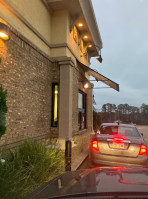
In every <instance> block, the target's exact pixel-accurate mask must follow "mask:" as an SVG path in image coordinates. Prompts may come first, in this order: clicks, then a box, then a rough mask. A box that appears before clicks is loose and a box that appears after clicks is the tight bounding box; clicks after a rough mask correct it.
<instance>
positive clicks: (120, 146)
mask: <svg viewBox="0 0 148 199" xmlns="http://www.w3.org/2000/svg"><path fill="white" fill-rule="evenodd" d="M89 163H90V166H91V167H92V166H94V165H98V166H99V165H107V166H123V167H124V166H129V167H132V166H136V167H147V164H148V150H147V146H146V143H145V141H144V139H143V136H142V135H141V134H140V133H139V131H138V130H137V128H136V126H135V125H128V124H120V123H103V124H102V125H101V127H100V131H99V134H96V135H95V137H94V138H93V139H92V141H91V144H90V149H89Z"/></svg>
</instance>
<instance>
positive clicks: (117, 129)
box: [100, 126, 140, 137]
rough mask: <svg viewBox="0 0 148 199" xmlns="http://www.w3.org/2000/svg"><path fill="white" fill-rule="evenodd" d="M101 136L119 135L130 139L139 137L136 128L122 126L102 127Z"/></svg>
mask: <svg viewBox="0 0 148 199" xmlns="http://www.w3.org/2000/svg"><path fill="white" fill-rule="evenodd" d="M100 133H101V134H108V135H114V134H120V135H124V136H130V137H140V135H139V132H138V130H137V129H136V127H124V126H102V127H101V129H100Z"/></svg>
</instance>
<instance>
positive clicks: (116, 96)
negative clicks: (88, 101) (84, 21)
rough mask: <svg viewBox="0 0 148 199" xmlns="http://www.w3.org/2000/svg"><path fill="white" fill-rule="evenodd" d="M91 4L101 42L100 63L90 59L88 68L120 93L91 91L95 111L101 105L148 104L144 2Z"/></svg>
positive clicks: (96, 0) (100, 0)
mask: <svg viewBox="0 0 148 199" xmlns="http://www.w3.org/2000/svg"><path fill="white" fill-rule="evenodd" d="M92 2H93V6H94V10H95V15H96V19H97V23H98V26H99V30H100V34H101V37H102V41H103V49H102V52H101V54H102V57H103V63H102V64H101V65H100V64H99V63H98V62H97V61H96V59H94V58H93V59H91V68H95V69H97V71H98V72H99V73H101V74H102V75H104V76H106V77H108V78H109V79H111V80H113V81H115V82H117V83H118V84H119V86H120V92H116V91H115V90H113V89H96V90H94V96H95V101H96V103H97V106H98V108H99V109H100V108H101V107H102V105H103V104H105V103H112V104H116V105H118V104H123V103H128V104H129V105H134V106H140V105H141V104H142V103H146V104H148V0H92ZM98 86H102V84H101V83H99V84H98V83H97V84H95V87H98Z"/></svg>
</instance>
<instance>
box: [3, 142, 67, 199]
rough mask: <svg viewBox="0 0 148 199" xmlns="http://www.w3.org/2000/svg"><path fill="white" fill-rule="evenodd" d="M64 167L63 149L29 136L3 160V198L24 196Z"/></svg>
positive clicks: (19, 198) (59, 172)
mask: <svg viewBox="0 0 148 199" xmlns="http://www.w3.org/2000/svg"><path fill="white" fill-rule="evenodd" d="M63 171H64V158H63V153H62V151H61V150H60V149H57V148H56V147H53V146H52V147H50V148H47V147H46V146H45V145H44V144H43V143H38V142H36V141H32V140H28V141H26V142H25V143H24V144H23V145H22V146H20V147H19V148H18V149H17V150H16V151H15V152H11V153H10V154H9V155H8V157H7V159H6V163H5V164H4V165H2V164H0V198H1V199H8V198H11V199H21V198H23V197H24V196H26V195H27V194H29V193H31V192H32V191H34V190H35V189H36V188H37V187H39V186H40V185H41V184H43V183H45V182H46V181H48V180H51V179H53V178H55V177H56V176H58V175H60V174H61V173H62V172H63Z"/></svg>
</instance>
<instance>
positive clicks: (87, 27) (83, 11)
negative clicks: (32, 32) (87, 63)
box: [42, 0, 103, 57]
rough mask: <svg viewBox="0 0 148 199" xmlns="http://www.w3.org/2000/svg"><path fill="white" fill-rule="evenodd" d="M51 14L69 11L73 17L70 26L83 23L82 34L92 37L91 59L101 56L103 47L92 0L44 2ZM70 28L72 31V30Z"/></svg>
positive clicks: (53, 0) (50, 0) (51, 0)
mask: <svg viewBox="0 0 148 199" xmlns="http://www.w3.org/2000/svg"><path fill="white" fill-rule="evenodd" d="M42 1H43V2H44V4H45V5H46V6H47V7H48V9H49V10H50V12H54V11H58V10H59V11H60V10H68V11H69V14H70V17H71V24H70V26H71V27H73V25H76V26H77V24H78V23H79V22H81V21H83V23H84V26H83V28H82V29H81V30H80V31H81V33H82V34H83V33H85V32H87V33H88V34H89V35H90V37H89V38H90V41H89V42H91V44H92V46H93V47H92V48H91V49H89V51H90V54H91V57H95V56H98V55H99V51H100V49H101V48H102V47H103V44H102V39H101V36H100V32H99V28H98V25H97V22H96V17H95V14H94V9H93V6H92V2H91V0H42ZM71 27H70V29H71Z"/></svg>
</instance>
